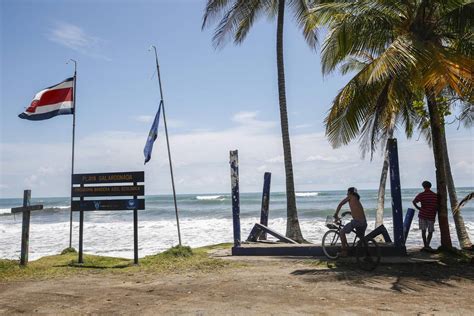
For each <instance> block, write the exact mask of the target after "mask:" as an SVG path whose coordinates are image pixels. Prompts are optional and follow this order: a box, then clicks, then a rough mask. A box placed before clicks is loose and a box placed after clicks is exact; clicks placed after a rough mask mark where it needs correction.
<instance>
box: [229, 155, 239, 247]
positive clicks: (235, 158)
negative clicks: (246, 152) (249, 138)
mask: <svg viewBox="0 0 474 316" xmlns="http://www.w3.org/2000/svg"><path fill="white" fill-rule="evenodd" d="M230 179H231V188H232V220H233V224H234V225H233V226H234V227H233V228H234V247H239V246H240V240H241V239H240V193H239V152H238V150H232V151H230Z"/></svg>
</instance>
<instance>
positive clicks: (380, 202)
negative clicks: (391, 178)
mask: <svg viewBox="0 0 474 316" xmlns="http://www.w3.org/2000/svg"><path fill="white" fill-rule="evenodd" d="M394 129H395V115H392V118H391V120H390V126H389V130H388V133H387V139H389V138H392V137H393V130H394ZM388 167H389V161H388V142H387V144H386V145H385V152H384V158H383V166H382V173H381V174H380V184H379V193H378V197H377V212H376V215H375V228H377V227H379V226H380V225H382V224H383V211H384V209H385V187H386V184H387V174H388Z"/></svg>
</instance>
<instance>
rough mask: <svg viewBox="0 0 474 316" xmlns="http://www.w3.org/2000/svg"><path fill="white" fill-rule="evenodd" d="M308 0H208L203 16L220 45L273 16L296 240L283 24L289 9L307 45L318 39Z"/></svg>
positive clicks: (295, 228) (294, 228) (290, 231)
mask: <svg viewBox="0 0 474 316" xmlns="http://www.w3.org/2000/svg"><path fill="white" fill-rule="evenodd" d="M308 6H309V3H308V1H307V0H287V1H285V0H261V1H260V0H259V1H242V0H208V1H207V4H206V8H205V11H204V16H203V23H202V28H205V27H206V26H208V25H209V24H210V23H212V22H214V21H215V20H218V23H217V26H216V28H215V32H214V36H213V43H214V45H215V46H216V47H220V46H222V45H223V44H225V43H226V41H227V40H229V39H230V38H232V39H233V41H234V43H235V44H241V43H242V42H243V41H244V39H245V38H246V36H247V34H248V33H249V31H250V29H251V27H252V26H253V24H254V23H255V22H256V21H257V20H258V18H260V17H262V16H266V17H268V18H269V19H276V60H277V77H278V99H279V107H280V123H281V124H280V125H281V132H282V141H283V157H284V165H285V176H286V199H287V223H286V236H287V237H288V238H291V239H293V240H295V241H298V242H304V241H305V240H304V239H303V235H302V233H301V229H300V224H299V220H298V213H297V207H296V195H295V184H294V179H293V162H292V155H291V144H290V134H289V130H288V111H287V104H286V87H285V69H284V62H283V26H284V18H285V13H286V11H287V9H290V10H291V12H292V14H293V16H294V18H295V20H296V22H297V24H298V26H299V27H300V28H301V30H302V31H303V36H304V38H305V40H306V42H307V43H308V44H309V46H310V47H312V48H315V47H316V43H317V37H316V30H315V29H313V28H310V27H309V25H310V24H309V22H311V21H310V20H308V18H307V17H308V14H307V13H308V8H309V7H308Z"/></svg>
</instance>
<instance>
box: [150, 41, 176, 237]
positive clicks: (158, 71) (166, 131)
mask: <svg viewBox="0 0 474 316" xmlns="http://www.w3.org/2000/svg"><path fill="white" fill-rule="evenodd" d="M151 47H153V49H154V51H155V60H156V72H157V74H158V84H159V86H160V97H161V101H160V103H161V106H162V109H163V122H164V123H165V134H166V144H167V146H168V161H169V163H170V173H171V185H172V187H173V200H174V210H175V213H176V224H177V227H178V240H179V245H180V246H181V230H180V229H179V216H178V203H177V202H176V190H175V186H174V176H173V164H172V162H171V151H170V142H169V139H168V126H167V125H166V114H165V102H164V100H163V89H162V87H161V76H160V65H159V63H158V53H157V52H156V46H155V45H152V46H151Z"/></svg>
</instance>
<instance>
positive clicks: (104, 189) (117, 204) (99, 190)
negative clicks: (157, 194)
mask: <svg viewBox="0 0 474 316" xmlns="http://www.w3.org/2000/svg"><path fill="white" fill-rule="evenodd" d="M139 182H145V173H144V172H143V171H139V172H112V173H88V174H74V175H73V177H72V183H73V187H72V189H71V192H72V197H74V198H78V197H79V198H80V199H79V200H74V201H72V204H71V209H72V211H73V212H79V263H84V260H83V235H84V212H87V211H119V210H133V246H134V247H133V248H134V252H133V255H134V256H133V257H134V263H135V264H138V212H137V211H138V210H144V209H145V199H143V198H140V199H139V198H138V196H144V195H145V186H144V185H138V183H139ZM125 183H133V185H130V184H128V185H124V184H125ZM97 184H108V185H107V186H98V185H97ZM74 185H79V186H74ZM127 196H128V197H129V198H128V199H124V198H123V197H127ZM96 197H122V198H121V199H111V200H103V199H93V200H89V199H88V200H86V199H85V198H96ZM130 197H133V198H130Z"/></svg>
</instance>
